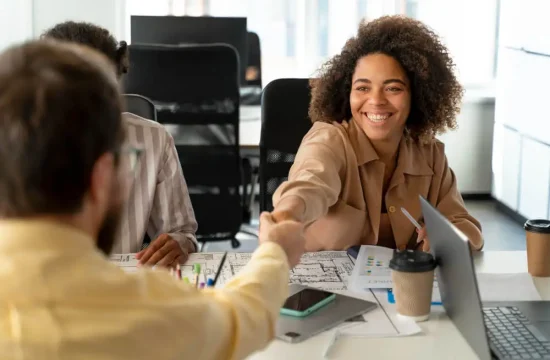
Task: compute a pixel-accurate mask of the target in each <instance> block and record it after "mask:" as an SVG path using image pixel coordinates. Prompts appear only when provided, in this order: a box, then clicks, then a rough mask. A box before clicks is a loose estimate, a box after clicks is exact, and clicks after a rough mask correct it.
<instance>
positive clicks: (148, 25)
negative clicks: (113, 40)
mask: <svg viewBox="0 0 550 360" xmlns="http://www.w3.org/2000/svg"><path fill="white" fill-rule="evenodd" d="M246 26H247V25H246V18H243V17H210V16H200V17H196V16H141V15H133V16H132V17H131V36H132V38H131V42H132V43H133V44H168V45H179V44H211V43H224V44H229V45H231V46H233V47H234V48H235V49H236V50H237V53H238V55H239V73H240V74H239V75H240V76H239V78H240V79H241V84H245V76H246V67H247V63H248V60H247V58H248V53H247V47H248V34H247V29H246Z"/></svg>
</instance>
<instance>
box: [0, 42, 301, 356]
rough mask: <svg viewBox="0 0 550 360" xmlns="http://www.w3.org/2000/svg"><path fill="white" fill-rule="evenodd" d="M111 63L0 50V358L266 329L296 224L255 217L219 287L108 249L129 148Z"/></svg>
mask: <svg viewBox="0 0 550 360" xmlns="http://www.w3.org/2000/svg"><path fill="white" fill-rule="evenodd" d="M121 113H122V108H121V100H120V97H119V94H118V90H117V81H116V78H115V72H114V71H113V69H112V64H111V63H110V62H109V61H108V60H107V59H106V58H104V57H103V56H102V55H100V54H99V53H96V52H95V51H93V50H91V49H87V48H83V47H80V46H77V45H68V44H60V43H54V42H49V41H40V42H30V43H26V44H24V45H21V46H17V47H14V48H11V49H9V50H7V51H6V52H4V53H2V54H1V55H0V358H1V359H148V360H149V359H159V360H160V359H184V358H185V359H197V360H199V359H200V360H206V359H239V358H243V357H245V356H247V355H249V354H250V353H252V352H253V351H255V350H258V349H261V348H263V347H265V346H266V345H267V343H268V342H269V341H270V340H271V339H272V338H273V334H274V326H275V323H276V319H277V316H278V313H279V309H280V306H281V305H282V303H283V302H284V300H285V298H286V296H287V290H288V288H287V284H288V277H289V267H290V266H294V265H295V264H296V263H297V262H298V260H299V258H300V255H301V254H302V252H303V247H304V240H303V237H302V228H301V225H300V224H298V223H295V222H291V221H287V222H282V223H278V224H274V223H273V221H272V219H271V218H270V216H269V215H267V214H263V215H262V217H261V230H260V243H261V245H260V247H259V248H258V250H257V251H256V252H255V254H254V255H253V257H252V260H251V261H250V263H249V264H248V266H246V267H245V268H244V269H243V270H242V272H241V273H240V275H239V276H237V277H235V278H234V279H233V280H232V281H231V282H229V283H228V284H227V285H226V286H225V287H224V289H223V290H210V289H208V290H197V289H195V288H194V287H190V286H186V285H185V284H184V283H182V282H178V281H176V280H174V279H173V278H172V277H170V275H169V274H168V273H167V272H165V271H153V270H148V269H142V270H140V271H139V272H137V273H134V274H127V273H125V272H123V271H122V270H120V269H118V268H117V267H116V266H114V265H112V264H111V263H109V261H108V259H107V258H106V256H105V254H107V253H109V251H110V249H111V247H112V244H113V239H114V234H115V232H116V229H117V225H118V219H119V216H120V209H121V205H122V203H123V201H124V197H125V196H126V192H127V188H128V185H129V184H125V183H124V182H125V181H124V180H123V179H127V178H129V176H128V172H130V171H132V170H133V167H134V165H135V164H136V163H137V164H138V165H139V163H138V162H137V160H138V157H139V151H138V149H133V148H125V147H123V146H122V144H123V142H124V128H123V125H122V122H121Z"/></svg>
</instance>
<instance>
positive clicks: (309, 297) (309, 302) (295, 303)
mask: <svg viewBox="0 0 550 360" xmlns="http://www.w3.org/2000/svg"><path fill="white" fill-rule="evenodd" d="M332 295H333V293H331V292H328V291H323V290H314V289H304V290H302V291H300V292H297V293H296V294H294V295H292V296H289V297H288V298H287V299H286V301H285V304H284V305H283V309H289V310H295V311H300V312H301V311H306V310H307V309H309V308H310V307H312V306H314V305H315V304H317V303H318V302H320V301H323V300H324V299H326V298H328V297H330V296H332Z"/></svg>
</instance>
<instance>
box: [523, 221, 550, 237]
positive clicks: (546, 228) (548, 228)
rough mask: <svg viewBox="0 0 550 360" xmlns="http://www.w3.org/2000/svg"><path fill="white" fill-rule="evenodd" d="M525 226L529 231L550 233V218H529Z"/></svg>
mask: <svg viewBox="0 0 550 360" xmlns="http://www.w3.org/2000/svg"><path fill="white" fill-rule="evenodd" d="M523 228H524V229H525V230H527V231H531V232H536V233H542V234H550V220H545V219H533V220H527V221H526V222H525V225H523Z"/></svg>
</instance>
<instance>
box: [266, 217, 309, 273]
mask: <svg viewBox="0 0 550 360" xmlns="http://www.w3.org/2000/svg"><path fill="white" fill-rule="evenodd" d="M303 231H304V225H302V224H301V223H299V222H296V221H292V220H282V221H281V222H276V221H275V219H273V216H272V215H271V214H270V213H268V212H264V213H262V214H261V215H260V236H259V240H260V244H263V243H266V242H269V241H271V242H274V243H277V244H279V245H280V246H281V247H282V248H283V250H284V251H285V253H286V255H287V258H288V263H289V265H290V267H291V268H293V267H294V266H296V265H298V263H299V262H300V258H301V257H302V254H303V253H304V250H305V239H304V235H303Z"/></svg>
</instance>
